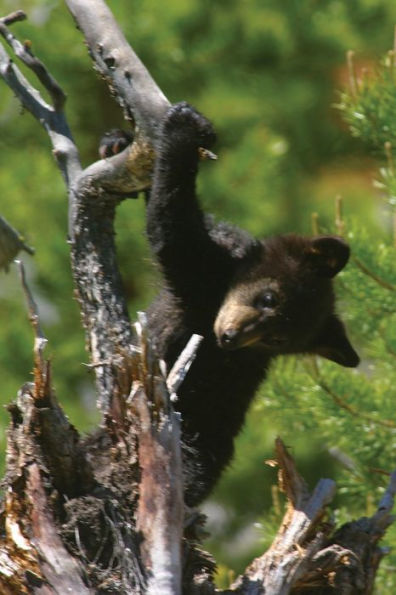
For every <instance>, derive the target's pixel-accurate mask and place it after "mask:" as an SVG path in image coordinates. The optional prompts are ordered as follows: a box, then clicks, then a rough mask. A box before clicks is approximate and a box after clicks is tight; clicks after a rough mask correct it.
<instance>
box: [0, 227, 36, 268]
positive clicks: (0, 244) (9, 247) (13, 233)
mask: <svg viewBox="0 0 396 595" xmlns="http://www.w3.org/2000/svg"><path fill="white" fill-rule="evenodd" d="M20 250H24V251H25V252H27V253H28V254H34V249H33V248H31V247H30V246H28V245H27V244H25V242H24V241H23V238H22V237H21V235H20V234H19V233H18V232H17V230H16V229H14V228H13V227H12V226H11V225H10V224H9V223H8V222H7V221H6V220H5V219H4V217H0V269H4V270H6V271H7V270H8V267H9V265H10V264H11V262H12V261H13V260H14V258H15V257H16V255H17V254H18V252H19V251H20Z"/></svg>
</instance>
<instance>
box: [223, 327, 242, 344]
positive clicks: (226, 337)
mask: <svg viewBox="0 0 396 595" xmlns="http://www.w3.org/2000/svg"><path fill="white" fill-rule="evenodd" d="M237 335H238V331H237V330H236V329H234V328H228V329H226V330H225V331H224V332H223V334H222V335H221V339H220V340H221V346H222V347H231V346H232V344H233V343H234V341H235V339H236V337H237Z"/></svg>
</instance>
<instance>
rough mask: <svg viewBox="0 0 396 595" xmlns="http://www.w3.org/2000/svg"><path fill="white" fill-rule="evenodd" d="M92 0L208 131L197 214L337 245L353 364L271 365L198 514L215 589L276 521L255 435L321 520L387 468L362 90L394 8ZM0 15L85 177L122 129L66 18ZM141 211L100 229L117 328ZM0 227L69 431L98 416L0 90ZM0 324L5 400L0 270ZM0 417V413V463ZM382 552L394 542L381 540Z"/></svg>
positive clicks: (54, 7)
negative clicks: (61, 117) (27, 249)
mask: <svg viewBox="0 0 396 595" xmlns="http://www.w3.org/2000/svg"><path fill="white" fill-rule="evenodd" d="M109 5H110V6H111V8H112V9H113V11H114V13H115V15H116V16H117V18H118V21H119V23H120V25H121V27H122V29H123V30H124V32H125V34H126V37H127V38H128V39H129V40H130V41H131V43H132V45H133V47H134V49H135V51H136V52H137V53H138V55H139V56H140V58H141V59H142V60H143V62H144V63H145V64H146V66H147V67H148V68H149V70H150V72H151V73H152V75H153V77H154V78H155V79H156V81H157V82H158V84H159V85H160V87H161V88H162V89H163V91H164V92H165V94H166V95H167V96H168V98H169V99H170V100H171V101H179V100H181V99H185V100H187V101H189V102H191V103H192V104H194V105H195V106H196V107H198V108H199V109H200V110H201V111H203V112H204V113H205V114H206V115H207V116H208V117H209V118H210V119H212V120H213V121H214V123H215V127H216V129H217V131H218V137H219V141H218V145H217V153H218V155H219V160H218V162H217V163H216V164H207V165H206V166H205V167H204V168H203V171H202V174H201V176H200V181H199V188H200V194H201V197H202V202H203V203H204V205H205V207H206V208H207V209H208V210H209V211H211V212H213V213H214V214H215V215H216V216H217V217H218V218H224V219H227V220H230V221H233V222H234V223H236V224H238V225H241V226H243V227H245V228H246V229H248V230H249V231H251V232H252V233H254V234H256V235H259V236H263V235H265V234H271V233H278V232H282V233H284V232H290V231H297V232H302V233H311V232H312V223H311V215H312V213H313V212H316V213H318V214H319V228H320V230H321V231H329V232H334V231H338V232H344V233H345V235H346V236H347V237H348V239H349V241H350V242H351V245H352V248H353V253H354V255H355V257H356V258H355V260H353V261H352V262H351V264H350V265H349V266H348V268H347V270H346V271H345V272H344V273H343V274H342V275H340V278H339V281H338V284H337V288H338V294H339V310H340V312H341V313H342V317H343V319H344V320H345V321H346V322H347V325H348V329H349V333H350V336H351V337H352V339H353V340H354V342H355V344H356V346H357V348H358V350H359V352H360V353H361V355H362V358H363V363H362V365H361V366H360V368H359V370H358V371H347V370H344V369H341V368H339V367H337V366H336V365H335V364H331V363H326V362H322V361H315V360H313V359H312V358H308V357H307V358H298V359H294V358H287V359H284V360H281V361H279V362H277V364H276V365H274V366H273V368H272V370H271V375H270V379H269V381H267V382H266V384H265V386H264V387H263V388H262V390H261V391H260V395H259V396H258V397H257V399H256V401H255V403H254V405H253V408H252V411H251V413H250V415H249V420H248V423H247V424H246V427H245V430H244V431H243V433H242V434H241V436H240V438H239V439H238V447H237V456H236V458H235V461H234V463H233V464H232V465H231V467H230V469H229V470H228V472H227V473H226V474H225V476H224V478H223V479H222V481H221V483H220V485H219V487H218V489H217V490H216V493H215V494H214V496H213V498H212V499H211V500H210V502H208V504H207V505H206V511H207V512H208V514H209V518H210V520H209V526H210V531H211V533H212V537H211V539H210V541H209V542H208V547H209V548H210V550H211V551H212V552H213V554H214V555H215V556H216V558H217V560H218V561H219V563H220V567H219V578H218V580H219V584H221V585H226V583H227V580H228V579H229V578H231V577H232V572H231V571H230V570H229V569H230V568H232V569H234V571H235V572H238V571H239V570H241V569H242V568H243V567H244V565H245V564H246V562H247V561H249V560H250V559H251V558H252V556H254V555H257V554H258V553H260V551H262V550H263V548H264V547H266V546H267V545H268V544H269V543H270V541H271V538H272V536H273V534H274V532H275V531H276V528H277V526H278V525H279V521H280V518H281V508H282V497H280V496H279V494H278V492H277V490H276V488H275V487H274V486H275V484H276V471H274V469H272V468H270V467H268V466H266V465H265V460H266V459H270V458H272V456H273V441H274V438H275V436H277V435H281V436H282V438H283V439H284V441H285V442H286V443H287V444H288V445H289V446H290V447H291V450H292V453H293V455H294V456H295V457H296V459H297V461H298V465H299V468H300V470H301V472H302V473H303V475H304V476H305V478H306V479H307V481H308V482H309V484H310V486H311V487H313V486H314V484H315V482H316V481H317V480H318V479H319V478H320V477H323V476H327V477H332V478H334V479H335V480H337V483H338V487H339V489H338V495H337V498H336V501H335V503H334V507H333V511H334V516H335V519H336V520H337V522H341V521H344V520H348V519H350V518H356V517H359V516H361V515H364V514H371V513H372V512H373V511H374V508H375V504H376V502H378V499H379V498H380V496H381V494H382V493H383V490H384V487H385V486H386V484H387V480H388V477H387V473H389V472H390V471H391V470H392V469H393V468H395V467H396V439H395V433H396V415H395V397H396V394H395V393H396V373H395V369H394V368H395V364H396V305H395V304H396V300H395V297H396V295H395V291H396V265H395V263H396V258H395V256H396V250H395V248H394V214H393V205H394V203H395V200H396V199H395V198H394V193H393V188H395V189H396V183H394V176H393V161H392V160H393V149H392V146H391V144H390V145H389V146H388V149H387V151H385V152H384V150H383V143H384V142H385V141H387V140H389V142H390V143H392V140H393V136H392V134H393V132H392V126H393V128H394V127H395V125H396V124H395V122H396V118H392V115H393V112H394V111H395V110H396V93H395V92H394V89H395V88H396V87H395V77H394V73H393V70H392V69H389V68H388V67H387V65H386V64H385V63H384V60H383V59H382V64H383V67H385V69H386V68H388V70H386V72H387V73H388V74H387V77H385V80H382V79H381V84H383V87H382V88H381V87H380V89H379V91H378V88H377V87H375V85H374V83H373V84H371V82H370V81H376V80H377V76H378V75H376V73H378V72H379V71H380V70H379V68H380V67H379V66H377V65H378V64H380V63H381V57H382V56H384V55H385V56H388V58H389V54H387V51H388V50H389V49H391V48H392V47H393V26H394V24H395V23H396V4H395V3H394V2H393V1H392V0H347V1H346V0H344V1H341V0H320V1H319V0H283V2H278V1H277V0H227V1H225V0H210V1H209V0H190V1H189V2H185V1H184V0H170V1H169V2H167V3H160V2H157V1H154V0H134V1H133V2H132V1H131V0H113V1H111V2H109ZM0 8H1V11H0V13H1V14H2V15H4V14H7V13H9V12H11V11H13V10H15V9H16V8H22V9H24V10H25V11H26V12H27V13H28V16H29V20H28V21H26V22H23V23H19V24H17V25H14V27H13V31H14V33H15V34H17V35H18V37H19V38H20V39H30V40H31V41H32V43H33V50H34V51H35V53H36V54H37V55H38V56H39V57H40V58H41V59H42V60H43V61H44V62H45V63H46V64H47V66H48V67H49V69H50V70H51V72H52V73H53V74H54V75H55V77H56V78H57V79H58V81H59V82H60V83H61V85H62V87H63V88H64V90H65V91H66V93H67V94H68V102H67V115H68V118H69V122H70V125H71V128H72V131H73V134H74V136H75V139H76V141H77V143H78V146H79V148H80V151H81V156H82V160H83V163H84V164H85V165H88V164H89V163H91V162H92V161H93V160H95V159H96V155H97V145H98V140H99V138H100V136H101V135H102V134H103V132H105V131H106V130H108V129H109V128H111V127H114V126H122V125H123V121H122V114H121V111H120V109H119V108H118V106H117V104H116V103H115V102H114V100H113V99H111V97H110V96H109V93H108V91H107V88H106V86H105V84H104V83H103V82H102V81H101V80H100V79H99V78H98V77H97V75H95V73H94V72H93V70H92V67H91V62H90V59H89V57H88V55H87V51H86V48H85V47H84V44H83V41H82V37H81V35H80V34H79V32H78V31H77V30H76V28H75V25H74V23H73V21H72V19H71V17H70V15H69V13H68V11H67V9H66V8H65V6H64V4H63V2H61V1H57V0H49V1H44V0H43V1H39V0H32V1H27V0H25V1H23V0H19V1H18V2H17V3H16V2H15V0H9V1H8V0H0ZM351 48H352V49H354V50H355V51H356V56H357V57H356V59H355V69H356V72H357V73H358V74H357V76H360V74H359V73H363V74H362V76H363V78H364V77H366V78H365V79H364V80H365V81H366V83H365V85H363V87H364V88H363V87H359V89H358V91H357V90H356V89H355V91H354V92H351V93H349V94H346V95H345V94H344V95H342V94H341V90H342V89H344V88H345V86H346V85H347V83H348V79H350V78H351V74H350V73H348V69H347V66H346V61H345V55H346V52H347V50H349V49H351ZM384 64H385V66H384ZM365 73H368V74H365ZM27 76H28V77H29V78H30V80H32V79H31V76H30V74H29V73H27ZM352 83H353V84H354V81H353V80H352ZM385 88H386V92H385V90H384V89H385ZM362 90H363V91H364V93H365V94H364V93H361V91H362ZM392 93H393V95H392ZM361 96H362V97H363V99H362V101H361V105H360V104H359V105H357V104H358V103H359V101H358V100H360V98H361ZM378 98H380V99H381V98H385V100H384V101H383V102H381V101H380V100H378ZM363 100H364V101H363ZM339 106H342V108H343V112H344V117H343V114H342V113H341V110H340V109H338V108H339ZM345 120H346V121H347V123H346V121H345ZM368 122H369V123H370V126H367V123H368ZM348 124H349V125H350V126H352V128H353V135H351V134H350V131H349V126H348ZM363 125H364V126H363ZM359 126H360V127H359ZM394 134H395V136H396V133H394ZM356 137H360V140H359V139H358V138H356ZM373 138H374V140H373ZM361 140H363V141H364V142H361ZM380 168H382V169H380ZM392 176H393V177H392ZM390 178H391V182H392V183H390V182H389V179H390ZM373 180H377V184H373ZM392 184H393V186H392ZM336 196H341V197H342V199H343V206H344V215H345V221H344V223H345V229H340V227H338V228H336V226H335V223H334V219H335V214H334V204H335V198H336ZM142 203H143V201H125V202H124V203H123V204H122V206H121V207H120V209H119V212H118V218H117V239H118V251H119V262H120V267H121V269H122V272H123V276H124V281H125V288H126V291H127V294H128V299H129V303H130V311H131V315H132V317H134V312H135V311H136V310H137V309H142V308H145V307H146V306H147V304H148V303H149V301H150V299H151V297H152V295H153V294H154V292H155V288H156V278H155V274H154V271H153V268H152V266H151V264H150V254H149V252H148V249H147V245H146V240H145V236H144V208H143V204H142ZM0 215H2V216H4V217H5V218H6V219H7V220H8V221H9V222H10V223H11V224H12V225H13V226H14V227H16V228H17V229H18V230H19V231H20V232H21V233H22V234H23V236H24V238H25V240H26V241H27V243H28V244H30V245H32V246H34V248H35V249H36V255H35V256H34V257H29V256H26V257H25V256H23V260H24V262H25V264H26V267H27V271H28V276H29V281H30V286H31V288H32V290H33V292H34V295H35V298H36V300H37V302H38V305H39V308H40V312H41V319H42V323H43V327H44V329H45V332H46V335H47V337H48V339H49V346H48V348H47V354H48V356H49V357H50V359H51V361H52V365H53V379H54V385H55V390H56V392H57V395H58V397H59V399H60V401H61V403H62V405H63V406H64V408H65V410H66V412H67V413H68V414H69V416H70V418H71V420H72V421H73V423H75V424H76V426H77V427H78V428H79V429H80V430H83V431H88V430H89V429H90V428H92V427H94V425H95V423H96V421H97V419H98V418H97V414H96V408H95V394H94V385H93V378H92V375H91V373H90V372H89V371H88V369H87V367H86V366H84V364H86V363H87V362H88V356H87V354H86V352H85V350H84V335H83V332H82V329H81V327H80V318H79V310H78V306H77V303H76V301H75V299H74V297H73V285H72V280H71V275H70V265H69V255H68V247H67V244H66V229H67V208H66V195H65V189H64V186H63V182H62V179H61V176H60V174H59V172H58V171H57V167H56V165H55V162H54V159H53V157H52V156H51V150H50V148H49V142H48V139H47V136H46V134H45V132H44V131H43V130H42V129H41V128H40V126H39V125H38V124H37V122H35V121H34V120H33V118H32V117H31V116H30V114H29V113H24V112H23V110H22V109H21V107H20V105H19V104H18V102H17V101H16V99H15V98H14V97H13V95H12V93H11V92H10V91H9V89H8V88H7V87H6V86H5V84H4V83H0ZM0 317H1V318H0V320H1V323H0V324H1V333H0V378H1V391H0V395H1V401H2V403H3V404H4V405H5V404H7V403H8V402H10V401H11V400H12V399H14V398H15V395H16V393H17V391H18V389H19V387H20V386H21V385H22V384H23V383H24V382H26V381H27V380H29V379H30V373H31V369H32V342H33V337H32V331H31V328H30V326H29V322H28V320H27V313H26V307H25V304H24V298H23V295H22V291H21V287H20V283H19V280H18V277H17V273H16V270H15V267H14V266H12V267H11V270H10V272H9V273H8V274H6V273H1V276H0ZM7 423H8V416H7V413H6V411H5V410H4V409H1V410H0V424H1V426H0V433H1V446H2V449H4V447H5V440H4V432H5V428H6V426H7ZM385 544H386V545H392V544H394V545H396V530H395V529H391V530H390V531H389V533H388V535H387V537H386V540H385ZM395 570H396V558H395V555H392V554H391V555H390V556H388V557H387V558H386V559H385V560H384V562H383V564H382V571H381V575H380V577H379V579H378V592H379V593H395V592H396V573H395Z"/></svg>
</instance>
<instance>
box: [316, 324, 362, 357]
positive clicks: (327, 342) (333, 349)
mask: <svg viewBox="0 0 396 595" xmlns="http://www.w3.org/2000/svg"><path fill="white" fill-rule="evenodd" d="M312 353H316V354H317V355H321V356H322V357H325V358H326V359H329V360H331V361H332V362H336V363H337V364H340V366H345V367H346V368H355V367H356V366H357V365H358V364H359V361H360V359H359V356H358V354H357V353H356V351H355V350H354V348H353V347H352V345H351V343H350V342H349V339H348V337H347V336H346V333H345V328H344V325H343V324H342V322H341V320H340V319H339V318H338V317H337V316H336V315H335V314H332V315H331V316H329V318H328V319H327V321H326V323H325V325H324V327H323V329H322V331H321V333H320V335H319V336H318V337H317V339H316V341H315V344H314V346H313V348H312Z"/></svg>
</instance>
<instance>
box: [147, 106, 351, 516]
mask: <svg viewBox="0 0 396 595" xmlns="http://www.w3.org/2000/svg"><path fill="white" fill-rule="evenodd" d="M214 141H215V134H214V131H213V129H212V126H211V124H210V123H209V122H208V121H207V120H206V119H205V118H204V117H203V116H202V115H201V114H199V113H198V112H197V111H195V110H194V109H193V108H192V107H191V106H189V105H188V104H186V103H180V104H177V105H175V106H173V107H171V108H170V109H169V111H168V113H167V114H166V116H165V118H164V121H163V123H162V126H161V129H160V132H159V139H158V144H157V159H156V165H155V170H154V177H153V185H152V191H151V195H150V198H149V200H148V204H147V234H148V239H149V242H150V246H151V250H152V252H153V255H154V257H155V259H156V261H157V262H158V263H159V265H160V268H161V271H162V275H163V279H164V286H163V289H162V291H161V292H160V294H159V295H158V297H157V298H156V300H155V301H154V303H153V304H152V305H151V307H150V308H149V311H148V320H149V330H150V332H151V337H152V340H153V342H154V346H155V349H156V352H157V354H158V356H159V357H160V358H162V359H163V360H165V362H166V364H167V366H168V369H170V367H171V366H172V364H173V363H174V361H175V359H176V358H177V356H178V355H179V354H180V352H181V351H182V349H183V348H184V347H185V345H186V343H187V341H188V339H189V338H190V337H191V335H192V334H193V333H198V334H200V335H203V337H204V340H203V342H202V344H201V347H200V348H199V351H198V355H197V358H196V360H195V361H194V363H193V365H192V366H191V369H190V371H189V373H188V375H187V377H186V379H185V381H184V383H183V384H182V386H181V388H180V390H179V400H178V402H177V403H176V404H175V406H176V409H178V410H179V411H180V412H181V414H182V436H183V460H184V469H185V481H186V487H185V500H186V503H187V504H188V505H190V506H194V505H196V504H198V503H199V502H201V501H202V500H203V499H204V498H205V497H206V496H207V495H208V494H209V493H210V491H211V490H212V488H213V487H214V485H215V483H216V481H217V480H218V478H219V476H220V474H221V472H222V471H223V469H224V468H225V467H226V465H227V464H228V463H229V462H230V460H231V458H232V455H233V442H234V438H235V437H236V435H237V434H238V432H239V431H240V429H241V427H242V425H243V422H244V418H245V414H246V411H247V409H248V406H249V404H250V402H251V400H252V398H253V396H254V394H255V392H256V390H257V388H258V386H259V384H260V382H261V381H262V380H263V379H264V378H265V375H266V372H267V369H268V366H269V364H270V362H271V360H272V359H273V358H274V357H276V356H277V355H279V354H287V353H315V354H319V355H321V356H323V357H325V358H328V359H330V360H333V361H334V362H337V363H338V364H340V365H342V366H356V365H357V364H358V363H359V358H358V356H357V354H356V352H355V351H354V349H353V347H352V346H351V344H350V342H349V341H348V339H347V337H346V334H345V330H344V326H343V324H342V322H341V321H340V320H339V318H338V317H337V315H336V314H335V304H334V302H335V299H334V292H333V287H332V278H333V277H334V276H335V275H336V274H337V273H338V272H339V271H340V270H341V269H342V268H343V267H344V266H345V265H346V263H347V261H348V258H349V247H348V245H347V244H346V243H345V242H344V241H343V240H342V239H341V238H338V237H333V236H319V237H315V238H305V237H300V236H296V235H288V236H279V237H271V238H268V239H264V240H257V239H254V238H253V237H251V236H250V235H249V234H248V233H246V232H245V231H243V230H241V229H238V228H237V227H233V226H231V225H228V224H225V223H220V224H215V223H214V222H213V220H212V219H211V218H210V217H208V216H205V215H204V214H203V212H202V210H201V208H200V206H199V203H198V200H197V196H196V190H195V182H196V176H197V171H198V163H199V158H200V154H201V151H200V150H199V149H200V148H210V147H211V146H212V144H213V142H214Z"/></svg>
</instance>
